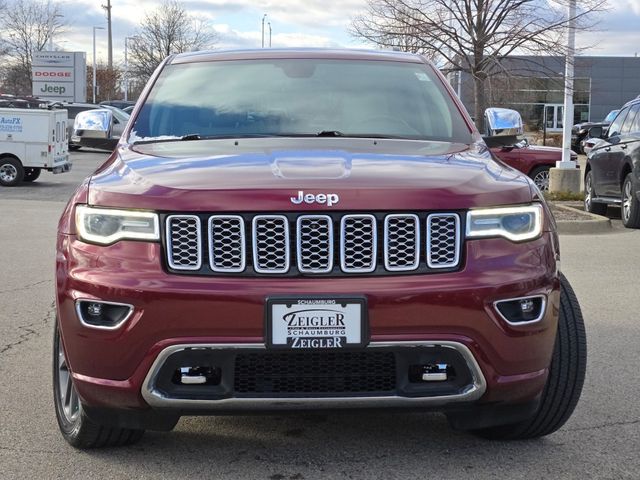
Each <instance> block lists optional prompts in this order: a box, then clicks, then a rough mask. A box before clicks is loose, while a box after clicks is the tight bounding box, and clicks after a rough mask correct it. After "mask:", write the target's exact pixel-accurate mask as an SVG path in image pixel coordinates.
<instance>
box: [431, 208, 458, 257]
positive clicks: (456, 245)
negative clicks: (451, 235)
mask: <svg viewBox="0 0 640 480" xmlns="http://www.w3.org/2000/svg"><path fill="white" fill-rule="evenodd" d="M442 217H453V218H454V220H455V228H456V237H455V257H454V260H453V261H451V262H448V263H438V264H434V263H433V262H432V261H431V219H432V218H442ZM426 230H427V245H426V247H427V266H428V267H429V268H432V269H441V268H454V267H457V266H458V264H459V263H460V244H461V242H460V239H461V232H460V215H458V214H457V213H431V214H429V215H427V226H426Z"/></svg>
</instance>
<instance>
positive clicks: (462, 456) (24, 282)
mask: <svg viewBox="0 0 640 480" xmlns="http://www.w3.org/2000/svg"><path fill="white" fill-rule="evenodd" d="M105 158H106V155H105V154H103V153H92V152H82V151H81V152H74V153H72V159H73V162H74V167H73V171H72V172H71V173H69V174H64V175H56V176H53V175H51V174H43V175H42V176H41V178H40V180H39V181H38V182H36V183H35V184H32V185H23V186H19V187H15V188H3V189H0V206H1V207H2V208H1V211H2V226H1V227H0V251H1V252H2V253H1V254H0V258H1V259H2V261H1V264H0V265H1V266H0V294H2V302H0V478H2V479H5V478H21V479H22V478H83V479H86V478H242V479H254V478H255V479H269V480H284V479H313V478H357V479H374V478H375V479H392V478H433V479H449V478H463V477H464V478H466V479H469V478H472V479H473V478H478V479H485V478H501V479H502V478H514V479H519V478H523V479H524V478H526V479H536V478H541V479H542V478H544V479H548V478H549V479H556V478H561V479H565V478H568V479H571V478H576V479H578V478H579V479H584V478H598V479H600V478H602V479H638V478H640V455H639V454H638V452H640V402H639V401H638V398H640V382H639V381H638V379H639V374H638V365H639V364H640V349H639V348H638V345H639V344H640V321H639V316H638V312H639V311H640V296H639V295H638V271H639V270H640V248H638V246H639V245H640V231H629V230H625V229H623V228H621V227H620V225H619V224H620V221H619V220H615V221H614V223H616V226H615V228H614V229H613V231H612V232H611V233H610V234H606V235H577V236H563V237H561V244H562V270H563V271H564V273H565V274H566V275H567V277H568V278H569V280H570V281H571V282H572V284H573V286H574V288H575V290H576V293H577V295H578V298H579V300H580V302H581V305H582V309H583V313H584V316H585V319H586V324H587V334H588V346H589V364H588V370H587V378H586V383H585V387H584V391H583V396H582V399H581V401H580V403H579V405H578V407H577V410H576V412H575V413H574V416H573V417H572V418H571V420H570V421H569V422H568V423H567V424H566V425H565V427H564V428H563V429H561V430H560V431H559V432H557V433H555V434H553V435H551V436H549V437H546V438H544V439H540V440H536V441H522V442H513V443H508V442H489V441H485V440H481V439H478V438H475V437H473V436H471V435H468V434H466V433H462V432H455V431H453V430H451V429H450V428H449V427H448V425H447V423H446V420H445V419H444V417H441V416H439V415H436V414H420V413H410V414H407V413H393V414H392V413H388V414H380V413H376V414H372V413H353V414H349V415H316V416H306V415H305V416H284V415H278V416H266V417H261V416H252V417H235V416H229V417H200V418H183V419H182V420H181V421H180V423H179V424H178V425H177V427H176V429H175V430H174V431H173V432H171V433H154V432H148V433H147V434H146V435H145V437H144V438H143V440H142V441H141V442H140V443H139V444H137V445H134V446H133V447H129V448H125V449H105V450H97V451H87V452H80V451H76V450H74V449H73V448H71V447H69V446H68V445H67V444H66V443H65V442H64V440H63V439H62V437H61V436H60V434H59V433H58V427H57V425H56V421H55V417H54V412H53V403H52V400H51V396H52V395H51V371H50V370H51V369H50V363H51V361H50V357H51V341H52V330H53V323H54V310H53V305H54V304H53V301H54V294H53V288H54V282H53V276H54V271H53V266H54V247H55V229H56V223H57V219H58V217H59V215H60V213H61V211H62V209H63V207H64V204H65V202H66V200H67V199H68V197H69V196H70V195H71V193H72V192H73V190H74V189H75V186H76V185H77V184H78V183H79V182H80V181H81V180H82V178H84V177H85V176H86V175H87V174H89V173H90V172H91V171H92V170H93V169H95V167H96V166H97V165H99V164H100V163H101V162H102V161H104V159H105ZM96 355H99V352H96Z"/></svg>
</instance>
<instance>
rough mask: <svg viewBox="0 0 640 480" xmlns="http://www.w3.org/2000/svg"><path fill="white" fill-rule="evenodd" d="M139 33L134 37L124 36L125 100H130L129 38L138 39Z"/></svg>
mask: <svg viewBox="0 0 640 480" xmlns="http://www.w3.org/2000/svg"><path fill="white" fill-rule="evenodd" d="M137 39H138V36H137V35H134V36H133V37H124V101H125V102H126V101H128V100H129V53H128V52H129V47H128V43H127V40H133V41H136V40H137Z"/></svg>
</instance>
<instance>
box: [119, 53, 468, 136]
mask: <svg viewBox="0 0 640 480" xmlns="http://www.w3.org/2000/svg"><path fill="white" fill-rule="evenodd" d="M131 132H132V133H131V136H130V138H129V141H132V142H135V141H145V140H146V141H153V140H154V139H156V140H167V139H171V138H180V137H185V136H188V139H198V138H207V137H213V138H215V137H232V138H233V137H245V136H297V135H302V136H307V135H308V136H360V137H373V138H380V137H382V138H384V137H390V138H407V139H424V140H436V141H447V142H459V143H470V142H471V132H470V130H469V128H468V127H467V125H466V123H465V122H464V119H463V117H462V115H461V114H460V112H459V111H458V110H457V108H456V106H455V105H454V103H453V101H452V100H451V98H450V97H449V94H448V92H446V91H445V89H444V87H443V85H442V83H441V82H440V80H439V79H438V78H437V77H436V75H435V74H434V72H432V71H431V69H430V68H429V67H428V66H426V65H423V64H418V63H400V62H389V61H358V60H324V59H305V60H300V59H284V60H283V59H276V60H249V61H219V62H203V63H190V64H178V65H169V66H167V67H166V68H165V69H164V70H163V72H162V74H161V75H160V77H159V78H158V80H157V81H156V83H155V84H154V86H153V89H152V91H151V93H150V94H149V97H148V98H147V99H146V102H145V104H144V106H143V108H142V110H141V111H140V113H139V115H138V116H137V118H136V120H135V124H134V125H133V128H132V131H131Z"/></svg>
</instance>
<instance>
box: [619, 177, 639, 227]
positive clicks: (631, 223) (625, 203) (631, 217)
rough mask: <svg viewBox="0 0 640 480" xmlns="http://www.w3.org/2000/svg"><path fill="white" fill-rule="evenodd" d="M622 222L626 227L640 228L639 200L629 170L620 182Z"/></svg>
mask: <svg viewBox="0 0 640 480" xmlns="http://www.w3.org/2000/svg"><path fill="white" fill-rule="evenodd" d="M622 224H623V225H624V226H625V227H627V228H640V202H639V201H638V197H637V196H636V192H635V189H634V188H633V174H632V173H631V172H629V173H628V174H627V176H626V177H625V178H624V183H623V184H622Z"/></svg>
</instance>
